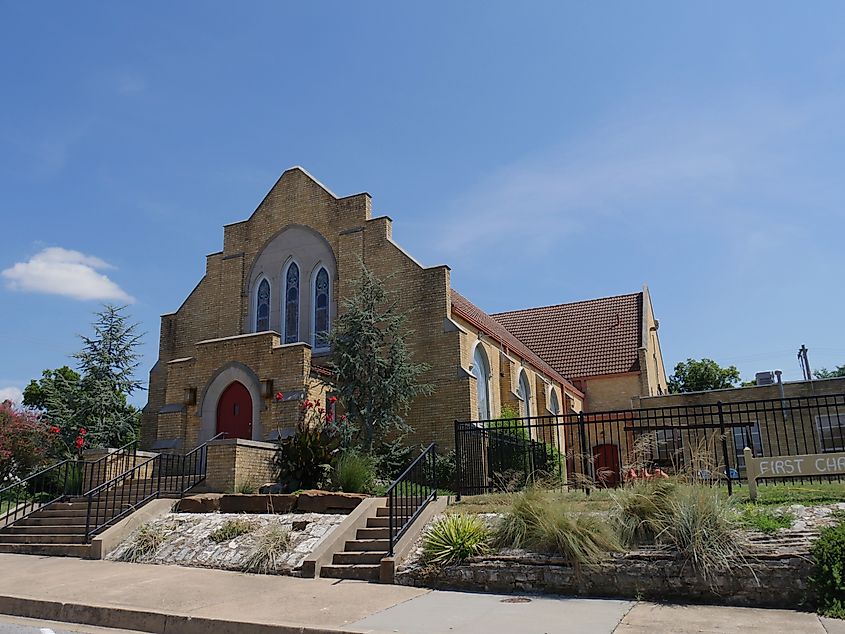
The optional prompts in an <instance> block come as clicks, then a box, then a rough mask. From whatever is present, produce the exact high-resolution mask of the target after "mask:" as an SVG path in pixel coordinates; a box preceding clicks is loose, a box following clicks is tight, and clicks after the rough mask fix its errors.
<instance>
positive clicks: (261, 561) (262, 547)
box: [243, 526, 290, 575]
mask: <svg viewBox="0 0 845 634" xmlns="http://www.w3.org/2000/svg"><path fill="white" fill-rule="evenodd" d="M288 549H290V533H289V532H288V531H286V530H284V529H283V528H282V527H281V526H271V527H270V528H268V529H267V530H266V531H264V533H262V534H261V536H260V538H259V539H258V544H257V545H256V547H255V550H254V551H253V552H252V553H251V554H250V555H249V556H248V557H247V558H246V561H244V565H243V570H244V572H254V573H258V574H265V575H266V574H271V573H274V572H276V571H277V570H278V569H279V566H280V564H281V563H282V556H283V555H284V554H285V553H287V552H288Z"/></svg>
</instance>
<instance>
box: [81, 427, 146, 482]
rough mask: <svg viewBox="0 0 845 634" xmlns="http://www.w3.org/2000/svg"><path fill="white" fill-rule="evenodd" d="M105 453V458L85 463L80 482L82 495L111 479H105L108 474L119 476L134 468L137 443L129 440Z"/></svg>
mask: <svg viewBox="0 0 845 634" xmlns="http://www.w3.org/2000/svg"><path fill="white" fill-rule="evenodd" d="M106 451H107V453H106V455H105V456H102V457H100V458H98V459H97V460H92V461H86V462H85V467H84V476H85V477H84V478H83V480H82V486H83V489H84V490H85V492H84V493H83V495H85V494H86V493H87V492H88V491H90V490H91V489H94V488H96V487H98V486H99V485H100V484H103V483H104V482H107V481H108V480H109V479H111V478H108V477H106V476H107V475H108V474H109V473H117V474H121V473H124V472H126V471H128V470H129V469H130V468H131V467H132V466H134V462H135V457H136V455H137V453H138V441H137V440H131V441H129V442H128V443H126V444H125V445H123V446H122V447H118V448H117V449H115V450H114V451H111V450H108V449H107V450H106Z"/></svg>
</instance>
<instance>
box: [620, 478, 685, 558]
mask: <svg viewBox="0 0 845 634" xmlns="http://www.w3.org/2000/svg"><path fill="white" fill-rule="evenodd" d="M677 491H678V484H677V483H676V482H673V481H672V480H652V481H644V482H636V483H634V484H632V485H630V486H628V487H625V488H622V489H618V490H616V491H613V492H612V493H611V498H612V500H613V508H612V509H611V512H610V517H611V523H612V524H613V527H614V528H615V529H616V531H617V533H618V534H619V539H620V541H621V542H622V544H623V545H625V546H627V547H635V546H641V545H643V544H653V543H654V542H655V540H656V539H657V536H658V535H660V534H661V533H662V532H663V531H664V530H665V529H666V521H667V520H668V519H669V518H670V517H671V514H672V499H673V497H674V496H675V494H676V493H677Z"/></svg>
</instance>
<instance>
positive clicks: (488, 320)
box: [452, 288, 581, 394]
mask: <svg viewBox="0 0 845 634" xmlns="http://www.w3.org/2000/svg"><path fill="white" fill-rule="evenodd" d="M452 312H453V313H454V314H457V316H459V317H462V318H463V319H465V320H466V321H468V322H470V323H471V324H473V325H474V326H475V327H477V328H478V329H479V330H481V331H482V332H485V333H486V334H487V335H488V336H490V337H492V338H493V339H496V340H498V341H499V343H501V344H502V345H503V346H505V347H506V348H507V349H508V350H511V351H512V352H513V353H514V354H515V355H517V356H519V357H521V358H522V359H523V360H524V361H527V362H528V363H530V364H531V365H533V366H534V367H535V368H536V369H538V370H539V371H540V372H542V373H543V374H545V375H547V376H548V378H550V379H552V380H554V381H557V382H558V383H561V384H564V385H566V386H568V387H569V389H571V390H573V391H575V392H576V393H577V394H581V391H580V390H578V389H577V388H575V386H573V385H572V384H571V383H570V382H569V381H567V380H566V379H565V378H564V377H563V376H561V375H560V373H559V372H556V371H555V369H554V368H553V367H552V366H550V365H549V364H548V363H546V362H545V361H543V359H541V358H540V357H539V356H538V355H537V354H536V353H535V352H533V351H532V350H531V349H530V348H529V347H528V346H526V345H525V344H524V343H523V342H522V341H520V340H519V339H517V338H516V337H515V336H514V335H513V334H512V333H510V332H508V330H507V329H506V328H504V327H503V326H502V325H501V324H500V323H499V322H497V321H496V320H495V319H493V318H492V317H491V316H490V315H488V314H487V313H485V312H484V311H483V310H481V309H480V308H479V307H478V306H476V305H475V304H473V303H472V302H471V301H469V300H468V299H467V298H466V297H464V296H463V295H461V294H460V293H459V292H458V291H456V290H455V289H454V288H453V289H452Z"/></svg>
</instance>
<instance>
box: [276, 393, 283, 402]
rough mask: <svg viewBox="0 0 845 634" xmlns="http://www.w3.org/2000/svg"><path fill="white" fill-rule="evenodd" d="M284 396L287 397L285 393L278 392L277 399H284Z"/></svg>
mask: <svg viewBox="0 0 845 634" xmlns="http://www.w3.org/2000/svg"><path fill="white" fill-rule="evenodd" d="M284 398H285V395H284V394H282V393H281V392H276V400H277V401H283V400H284Z"/></svg>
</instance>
